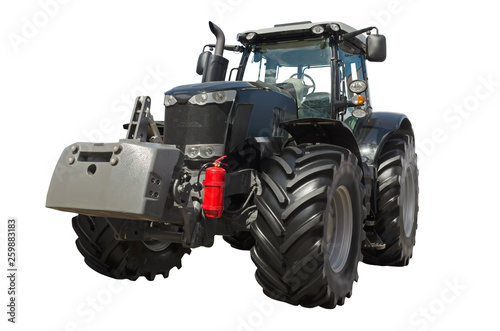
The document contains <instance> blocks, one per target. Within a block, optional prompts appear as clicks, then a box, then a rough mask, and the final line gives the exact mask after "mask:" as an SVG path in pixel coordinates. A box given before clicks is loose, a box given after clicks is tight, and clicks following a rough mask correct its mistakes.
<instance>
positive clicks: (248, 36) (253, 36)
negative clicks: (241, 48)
mask: <svg viewBox="0 0 500 331" xmlns="http://www.w3.org/2000/svg"><path fill="white" fill-rule="evenodd" d="M255 36H256V33H255V32H250V33H247V35H246V37H245V38H246V39H247V40H248V41H250V40H252V39H253V38H255Z"/></svg>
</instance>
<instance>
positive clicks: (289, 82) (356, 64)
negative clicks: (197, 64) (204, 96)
mask: <svg viewBox="0 0 500 331" xmlns="http://www.w3.org/2000/svg"><path fill="white" fill-rule="evenodd" d="M373 29H376V28H373V27H370V28H366V29H362V30H355V29H354V28H352V27H350V26H348V25H346V24H343V23H314V24H313V23H311V22H300V23H291V24H279V25H275V26H274V28H271V29H262V30H257V31H248V32H245V33H241V34H239V35H238V40H239V41H240V42H241V43H242V44H243V45H245V46H246V47H245V51H244V54H243V57H242V61H241V64H240V68H241V70H240V71H239V73H238V78H237V79H240V80H245V81H257V82H263V83H266V84H270V85H276V86H278V87H280V88H282V89H284V90H287V91H289V92H290V93H291V94H292V95H293V96H294V97H295V99H296V102H297V111H298V112H297V116H298V118H311V117H312V118H330V119H338V120H343V121H345V122H346V123H347V124H348V125H349V126H351V128H352V127H353V125H354V123H355V122H356V120H357V119H358V118H362V117H365V116H366V115H367V114H368V113H369V112H370V111H371V107H370V96H369V90H368V84H367V74H366V59H368V60H371V61H377V62H381V61H383V60H384V59H385V52H386V50H385V37H384V36H382V35H378V31H377V34H376V35H369V36H368V38H366V37H364V36H363V33H370V31H371V30H373ZM367 45H368V47H367Z"/></svg>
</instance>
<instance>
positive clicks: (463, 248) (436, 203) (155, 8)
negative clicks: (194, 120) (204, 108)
mask: <svg viewBox="0 0 500 331" xmlns="http://www.w3.org/2000/svg"><path fill="white" fill-rule="evenodd" d="M63 2H64V3H63ZM44 3H51V4H52V5H43V4H44ZM464 3H466V4H464ZM490 3H492V2H491V1H486V0H476V1H469V2H458V1H457V2H452V1H447V2H445V1H441V2H439V3H438V2H437V1H430V0H413V1H410V0H377V1H373V0H371V1H343V2H341V1H318V0H317V1H307V2H304V1H300V2H295V1H285V2H283V1H279V2H278V1H273V2H271V1H269V0H268V1H259V0H254V1H241V0H209V1H189V0H186V1H183V2H182V1H176V2H175V3H174V2H173V1H169V2H167V1H162V2H160V1H152V0H146V1H106V2H105V3H104V1H95V0H92V1H77V0H73V1H69V0H65V1H62V0H60V1H59V2H55V0H54V1H49V0H41V1H34V0H26V1H17V2H11V1H9V2H8V3H7V1H2V3H1V5H0V22H1V31H0V36H1V41H0V48H1V53H0V54H1V61H0V84H1V86H0V87H1V88H0V91H1V92H0V93H1V94H0V96H1V107H2V110H1V113H0V114H1V121H0V125H1V131H0V132H1V139H0V141H1V148H0V153H1V154H0V155H1V156H0V158H1V163H0V169H1V171H0V176H1V193H0V194H1V200H0V208H1V210H0V220H1V223H0V224H1V226H0V240H1V244H0V247H1V250H0V261H2V262H0V265H2V266H4V265H5V266H6V260H7V258H6V234H5V233H6V228H7V225H6V222H7V219H8V217H12V216H14V217H17V219H18V237H19V241H18V245H19V278H18V290H19V295H18V304H19V306H18V316H17V318H18V323H17V324H16V325H12V324H11V323H8V322H7V314H6V311H7V308H6V303H7V281H6V280H7V279H6V277H1V278H2V281H0V303H1V305H0V306H1V307H3V308H0V316H1V317H0V325H1V326H0V328H1V329H2V330H6V329H7V330H14V329H17V330H42V331H43V330H54V331H63V330H110V329H113V330H118V329H121V330H133V329H137V330H139V329H140V330H145V329H150V330H174V329H180V328H182V329H184V330H245V331H248V330H285V329H291V330H303V329H307V330H348V329H349V330H350V329H356V330H361V329H370V330H443V329H451V328H460V329H465V328H467V329H472V328H474V329H477V330H479V329H490V330H491V329H493V328H494V327H493V326H492V325H494V324H496V318H495V315H496V314H498V313H497V309H496V308H498V303H497V298H498V296H499V295H500V289H499V283H498V280H497V278H498V275H497V274H496V273H495V270H496V269H495V265H496V263H497V261H498V254H497V251H498V240H499V239H498V233H499V232H500V231H499V230H500V226H499V221H500V220H499V216H498V212H497V210H498V206H497V204H498V202H497V200H498V199H497V197H498V195H499V193H498V187H499V184H500V182H499V180H498V176H499V171H498V162H497V161H498V151H497V146H498V143H497V140H498V139H496V137H497V135H498V134H499V131H498V130H497V129H496V128H497V125H496V124H497V122H498V121H499V120H500V116H499V115H498V111H499V109H498V103H499V96H500V68H499V65H498V54H499V51H500V47H499V42H498V38H497V36H498V29H497V26H496V24H495V22H497V21H498V18H497V14H496V12H497V11H496V10H494V8H493V7H492V6H491V5H490ZM44 8H45V9H44ZM209 20H213V21H214V22H215V23H217V24H218V25H219V26H220V27H221V28H222V29H223V30H224V31H225V33H226V40H227V43H235V42H236V41H235V37H236V34H237V33H238V32H242V31H245V30H250V29H259V28H265V27H271V26H272V25H274V24H276V23H284V22H294V21H304V20H311V21H330V20H339V21H342V22H345V23H348V24H350V25H352V26H354V27H357V28H363V27H365V26H369V25H372V24H375V25H376V26H378V27H379V29H380V33H382V34H385V35H386V37H387V41H388V57H387V61H386V62H385V63H370V64H369V68H368V70H369V76H370V83H371V93H372V97H373V105H374V108H375V110H378V111H394V112H404V113H406V114H407V115H408V116H409V118H410V119H411V120H412V122H413V126H414V129H415V133H416V136H417V144H418V153H419V167H420V213H419V220H418V221H419V228H418V232H417V246H416V247H415V250H414V258H413V259H412V260H411V263H410V265H409V266H408V267H406V268H389V267H385V268H383V267H375V266H368V265H365V264H360V266H359V274H360V279H359V282H358V283H356V284H355V285H354V294H353V297H352V298H351V299H348V300H347V301H346V304H345V305H344V306H343V307H338V308H336V309H334V310H325V309H322V308H315V309H306V308H301V307H294V306H290V305H287V304H284V303H281V302H277V301H272V300H270V299H268V298H267V297H266V296H264V294H262V292H261V288H260V287H259V285H258V284H257V282H256V281H255V279H254V270H255V268H254V265H253V263H252V262H251V260H250V256H249V253H248V252H243V251H237V250H234V249H231V248H230V246H229V245H227V244H226V243H225V242H223V241H222V239H221V238H217V240H216V242H215V245H214V247H212V248H210V249H207V248H198V249H195V250H194V251H193V252H192V253H191V255H190V256H186V257H185V258H184V259H183V267H182V268H181V269H180V270H173V271H172V272H171V274H170V277H169V278H168V279H160V277H157V279H156V280H155V281H154V282H148V281H147V280H145V279H140V280H138V281H137V282H128V281H115V280H111V279H108V278H106V277H104V276H101V275H100V274H97V273H96V272H94V271H92V270H91V269H90V268H88V267H87V266H86V265H85V263H84V262H83V258H82V257H81V255H80V254H79V252H78V251H77V249H76V247H75V245H74V240H75V239H76V235H75V234H74V232H73V230H72V228H71V222H70V219H71V217H72V215H71V214H68V213H62V212H58V211H54V210H49V209H46V208H45V207H44V204H45V196H46V192H47V188H48V185H49V181H50V178H51V175H52V171H53V168H54V166H55V164H56V161H57V159H58V157H59V154H60V153H61V151H62V150H63V148H64V147H65V146H67V145H69V144H71V143H73V142H76V141H89V140H92V141H107V142H111V141H116V140H117V139H120V138H122V137H124V135H125V131H124V130H123V129H122V128H121V125H122V124H123V123H125V122H127V121H128V117H129V113H130V109H131V106H132V105H131V101H127V100H128V99H130V100H132V99H134V98H135V96H136V95H138V94H143V93H144V91H143V90H144V89H146V91H145V92H146V93H147V94H148V95H150V96H151V97H152V111H153V113H154V114H155V115H156V118H157V119H162V118H163V105H162V103H163V92H164V91H166V90H168V89H170V88H172V87H174V86H176V85H181V84H185V83H193V82H199V81H200V77H199V76H197V75H196V73H195V65H196V60H197V57H198V54H199V53H200V52H201V50H202V47H203V45H205V44H206V43H211V42H214V38H213V35H212V34H211V33H210V31H209V29H208V21H209ZM31 24H34V26H31ZM230 55H231V54H229V55H228V56H230ZM233 58H235V57H231V59H233ZM232 64H233V65H234V64H235V62H233V63H232ZM151 72H156V73H155V74H154V75H152V74H151ZM488 81H489V83H487V82H488ZM5 269H6V267H5ZM5 269H4V270H5ZM92 302H95V303H94V304H92Z"/></svg>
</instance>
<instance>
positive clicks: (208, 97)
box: [189, 90, 236, 106]
mask: <svg viewBox="0 0 500 331" xmlns="http://www.w3.org/2000/svg"><path fill="white" fill-rule="evenodd" d="M235 98H236V91H234V90H228V91H215V92H203V93H199V94H196V95H193V96H192V97H191V98H190V99H189V103H190V104H193V105H198V106H203V105H205V104H207V103H219V104H220V103H224V102H227V101H233V100H234V99H235Z"/></svg>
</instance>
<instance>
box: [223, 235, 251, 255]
mask: <svg viewBox="0 0 500 331" xmlns="http://www.w3.org/2000/svg"><path fill="white" fill-rule="evenodd" d="M223 238H224V240H225V241H226V242H227V243H229V244H230V245H231V247H233V248H236V249H240V250H242V251H249V250H250V249H252V247H253V245H255V239H254V238H253V236H252V234H251V233H250V232H248V231H242V232H238V233H237V234H235V235H232V236H223Z"/></svg>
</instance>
